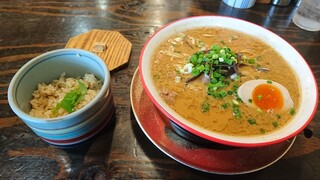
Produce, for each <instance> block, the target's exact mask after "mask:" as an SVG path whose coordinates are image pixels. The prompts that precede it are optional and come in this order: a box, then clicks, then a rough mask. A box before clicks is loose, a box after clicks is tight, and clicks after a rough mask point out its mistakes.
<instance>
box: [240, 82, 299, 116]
mask: <svg viewBox="0 0 320 180" xmlns="http://www.w3.org/2000/svg"><path fill="white" fill-rule="evenodd" d="M238 96H239V97H240V98H241V100H242V101H243V102H244V103H246V104H247V105H249V106H254V107H257V108H259V109H261V110H266V111H267V110H279V111H283V110H288V109H291V108H293V105H294V104H293V101H292V99H291V97H290V94H289V92H288V90H287V89H286V88H285V87H284V86H283V85H281V84H279V83H277V82H275V81H270V80H265V79H257V80H250V81H247V82H245V83H243V84H242V85H241V86H240V87H239V89H238Z"/></svg>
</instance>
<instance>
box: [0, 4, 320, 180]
mask: <svg viewBox="0 0 320 180" xmlns="http://www.w3.org/2000/svg"><path fill="white" fill-rule="evenodd" d="M295 10H296V7H295V6H294V5H290V6H287V7H277V6H272V5H268V4H257V3H256V4H255V6H254V7H252V8H250V9H246V10H240V9H234V8H231V7H229V6H226V5H225V4H224V3H223V2H222V1H213V0H193V1H192V0H184V1H172V0H118V1H116V0H114V1H111V0H109V1H107V0H106V1H99V0H68V1H65V0H50V1H43V0H26V1H24V0H1V1H0V26H1V28H0V179H90V177H91V178H93V177H95V178H96V179H105V178H107V179H109V178H110V179H213V178H218V179H233V178H254V179H284V178H286V179H320V131H319V130H320V117H319V116H320V113H319V112H320V111H319V109H318V111H317V113H316V114H315V117H314V119H313V121H312V122H311V123H310V125H309V128H310V129H311V130H312V131H313V136H312V137H311V138H306V137H305V136H304V135H303V133H300V134H299V135H298V136H297V139H296V141H295V143H294V144H293V146H292V148H291V149H290V150H289V151H288V153H287V154H286V155H285V156H284V157H282V158H281V159H280V160H279V161H277V162H276V163H275V164H273V165H271V166H269V167H267V168H265V169H262V170H259V171H256V172H253V173H248V174H243V175H233V176H226V175H218V174H211V173H205V172H202V171H198V170H195V169H192V168H189V167H187V166H185V165H183V164H180V163H179V162H177V161H175V160H174V159H172V158H170V157H168V156H167V155H166V154H164V153H163V152H162V151H160V150H159V149H158V148H157V147H156V146H154V144H153V143H152V142H151V141H150V140H149V139H148V138H147V136H146V135H145V134H144V133H143V131H142V130H141V128H140V127H139V125H138V123H137V121H136V119H135V117H134V115H133V112H132V109H131V103H130V83H131V79H132V77H133V74H134V72H135V70H136V68H137V66H138V60H139V55H140V51H141V49H142V47H143V45H144V43H145V42H146V40H147V39H148V38H149V37H150V36H151V35H152V34H153V33H154V32H155V31H157V29H159V28H160V27H162V26H163V25H165V24H167V23H169V22H171V21H174V20H176V19H179V18H183V17H188V16H197V15H223V16H231V17H236V18H239V19H244V20H247V21H250V22H253V23H255V24H258V25H261V26H263V27H265V28H267V29H269V30H271V31H272V32H274V33H276V34H278V35H279V36H281V37H282V38H284V39H285V40H287V41H288V42H289V43H290V44H291V45H292V46H293V47H295V48H296V49H297V50H298V52H299V53H301V55H302V56H303V57H304V58H305V59H306V61H307V62H308V63H309V65H310V67H311V69H312V71H313V72H314V75H315V77H316V79H317V81H319V78H320V65H319V64H320V63H319V60H320V59H319V57H320V33H319V32H308V31H304V30H302V29H300V28H298V27H297V26H296V25H295V24H293V23H292V16H293V13H294V12H295ZM91 29H102V30H114V31H119V32H120V33H121V34H122V35H123V36H124V37H126V38H127V39H128V40H129V41H130V42H131V43H132V44H133V46H132V51H131V56H130V59H129V63H128V64H127V65H126V66H124V67H122V68H121V69H118V70H117V71H116V72H113V73H112V87H113V90H114V91H113V95H114V101H115V103H116V119H115V121H114V123H113V124H111V125H110V126H109V127H108V128H106V129H104V130H103V131H102V132H101V133H99V134H98V135H97V136H95V137H94V138H93V139H91V140H90V141H89V142H88V143H86V144H85V145H83V146H79V147H76V148H69V149H59V148H55V147H53V146H51V145H49V144H47V143H45V142H44V141H42V140H41V139H40V138H39V137H38V136H36V135H35V134H34V133H33V131H31V129H30V128H28V127H27V126H26V125H25V124H24V123H23V122H22V121H21V120H20V119H19V118H18V117H17V116H16V115H15V114H14V113H13V111H12V110H11V109H10V107H9V105H8V100H7V90H8V85H9V83H10V80H11V78H12V77H13V75H14V74H15V73H16V72H17V70H18V69H19V68H21V66H23V65H24V64H25V63H26V62H28V61H29V60H30V59H32V58H33V57H35V56H37V55H40V54H42V53H44V52H47V51H50V50H54V49H59V48H64V46H65V45H66V43H67V42H68V39H69V38H71V37H73V36H76V35H78V34H81V33H85V32H88V31H90V30H91ZM319 108H320V107H319Z"/></svg>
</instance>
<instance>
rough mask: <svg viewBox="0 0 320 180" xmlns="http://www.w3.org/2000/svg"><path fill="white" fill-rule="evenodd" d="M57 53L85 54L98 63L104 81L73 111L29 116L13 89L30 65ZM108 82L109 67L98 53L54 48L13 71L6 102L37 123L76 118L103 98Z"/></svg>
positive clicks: (17, 111)
mask: <svg viewBox="0 0 320 180" xmlns="http://www.w3.org/2000/svg"><path fill="white" fill-rule="evenodd" d="M59 53H72V54H75V55H78V54H80V55H86V56H87V57H90V59H92V60H94V61H95V62H96V63H98V64H99V66H100V67H101V68H102V70H103V72H104V81H103V84H102V87H101V89H100V90H99V92H98V94H97V95H96V96H95V97H94V98H93V99H92V100H91V101H90V102H89V103H88V104H87V105H85V106H84V107H82V108H81V109H79V110H77V111H75V112H73V113H69V114H66V115H63V116H59V117H54V118H39V117H35V116H31V115H29V114H28V113H26V112H24V111H23V110H21V109H20V107H19V105H18V104H17V102H16V98H15V91H16V90H15V89H16V88H17V85H18V84H19V82H20V79H21V78H22V77H23V76H24V75H25V74H27V73H28V72H29V69H30V68H31V67H34V66H37V65H38V64H39V63H40V62H42V61H44V60H47V59H51V58H52V57H54V56H55V55H56V54H59ZM110 83H111V78H110V72H109V69H108V67H107V65H106V64H105V62H104V61H103V60H102V59H101V58H100V57H99V56H98V55H96V54H94V53H92V52H90V51H87V50H84V49H78V48H63V49H55V50H52V51H48V52H45V53H43V54H40V55H38V56H36V57H34V58H32V59H31V60H29V61H28V62H27V63H25V64H24V65H23V66H22V67H21V68H20V69H19V70H18V71H17V72H16V73H15V75H14V76H13V78H12V79H11V81H10V84H9V88H8V102H9V105H10V107H11V109H12V110H13V111H14V113H15V114H16V115H17V116H19V117H20V118H21V119H22V120H23V121H27V122H31V123H38V124H47V123H49V124H54V123H59V122H64V121H67V120H70V119H74V118H77V116H79V115H80V114H83V113H85V112H86V111H87V110H88V109H90V108H91V107H92V106H94V104H96V103H97V102H99V101H100V99H101V98H103V96H104V94H105V92H107V91H108V89H109V86H110Z"/></svg>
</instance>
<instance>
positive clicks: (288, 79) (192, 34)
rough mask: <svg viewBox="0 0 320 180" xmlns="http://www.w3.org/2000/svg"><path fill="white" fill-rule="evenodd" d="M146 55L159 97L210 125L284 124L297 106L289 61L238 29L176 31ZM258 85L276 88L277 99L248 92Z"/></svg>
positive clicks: (262, 129)
mask: <svg viewBox="0 0 320 180" xmlns="http://www.w3.org/2000/svg"><path fill="white" fill-rule="evenodd" d="M152 61H153V64H152V70H151V72H152V76H153V80H154V83H155V85H156V87H157V89H158V92H159V94H160V95H161V97H162V98H163V99H164V100H165V101H166V102H167V104H168V105H169V106H170V107H171V108H172V109H174V110H175V111H176V112H177V113H178V114H180V115H181V116H183V117H185V118H186V119H187V120H189V121H191V122H193V123H195V124H197V125H200V126H202V127H204V128H206V129H208V130H211V131H215V132H220V133H223V134H229V135H241V136H248V135H258V134H264V133H270V132H272V131H274V130H276V129H279V128H281V127H283V126H284V125H285V124H287V123H288V122H289V121H290V120H291V119H292V117H293V116H294V112H295V111H296V109H297V108H298V107H299V101H300V95H299V91H300V90H299V85H298V81H297V78H296V76H295V74H294V72H293V70H292V69H291V67H290V66H289V65H288V64H287V63H286V62H285V60H284V59H283V58H282V57H281V56H280V55H279V54H278V53H277V52H276V51H275V50H274V49H273V48H272V47H271V46H269V45H267V44H266V43H264V42H262V41H261V40H258V39H256V38H254V37H252V36H250V35H247V34H244V33H241V32H238V31H234V30H230V29H225V28H199V29H192V30H188V31H185V32H181V33H178V34H176V35H174V36H172V37H170V38H169V39H168V40H167V41H165V42H162V43H161V44H160V45H159V47H158V48H157V49H156V51H155V53H154V54H153V57H152ZM246 82H247V83H246ZM242 85H243V86H242ZM262 86H265V87H264V88H269V87H267V86H270V87H271V86H272V88H271V91H272V92H271V93H273V92H274V91H275V90H277V91H279V93H280V94H279V95H280V96H279V97H280V99H281V102H280V101H278V100H277V98H274V96H275V95H270V94H268V93H267V94H264V91H265V90H263V92H262V91H260V92H259V93H260V94H258V95H255V97H253V96H252V97H251V94H254V93H253V92H250V91H253V90H254V91H256V89H257V88H258V87H259V88H260V87H261V88H262ZM247 87H248V88H247ZM261 88H260V89H261ZM247 89H248V90H247ZM269 90H270V89H269ZM248 93H249V94H248ZM267 96H270V97H271V98H270V97H269V99H268V98H267ZM281 97H283V98H281ZM246 98H247V99H246ZM244 99H246V100H245V101H244ZM253 101H254V102H253ZM257 101H261V102H260V105H259V102H257ZM268 104H269V105H268ZM278 105H279V107H280V106H281V107H280V108H278ZM265 106H267V107H266V108H265Z"/></svg>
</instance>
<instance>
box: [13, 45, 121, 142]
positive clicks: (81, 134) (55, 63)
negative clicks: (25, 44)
mask: <svg viewBox="0 0 320 180" xmlns="http://www.w3.org/2000/svg"><path fill="white" fill-rule="evenodd" d="M62 73H66V77H73V78H77V77H82V76H84V74H85V73H90V74H93V75H95V77H96V78H97V79H98V80H100V81H101V82H102V86H101V89H100V90H99V92H98V93H97V95H96V96H95V97H94V98H93V99H92V100H91V101H89V102H88V103H87V104H86V105H84V107H82V108H80V109H78V110H76V111H74V112H72V113H69V114H67V115H63V116H57V117H53V118H40V117H35V116H32V115H29V112H30V110H31V104H30V100H31V99H32V98H33V92H34V91H35V90H36V89H37V86H38V84H40V83H45V84H49V83H50V82H52V80H54V79H59V77H60V76H61V74H62ZM8 101H9V105H10V107H11V109H12V110H13V112H14V113H15V114H16V115H17V116H18V117H19V118H20V119H21V120H22V121H24V122H25V123H26V124H27V125H28V126H29V127H30V128H31V129H32V130H33V131H34V132H35V133H36V134H37V135H39V136H40V137H41V138H42V139H43V140H45V141H46V142H48V143H50V144H54V145H58V146H66V145H74V144H77V143H80V142H82V141H84V140H86V139H89V138H90V137H92V136H93V135H95V134H97V133H98V132H99V131H100V130H101V129H102V128H103V127H104V126H105V125H106V124H108V123H109V122H110V120H112V119H113V114H114V110H115V108H114V102H113V97H112V89H111V87H110V73H109V70H108V68H107V66H106V65H105V63H104V61H103V60H102V59H101V58H100V57H99V56H97V55H95V54H93V53H91V52H89V51H86V50H81V49H58V50H54V51H50V52H47V53H44V54H42V55H39V56H37V57H35V58H34V59H32V60H30V61H29V62H27V63H26V64H25V65H24V66H23V67H21V68H20V69H19V70H18V72H17V73H16V74H15V75H14V77H13V79H12V80H11V82H10V85H9V89H8Z"/></svg>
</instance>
